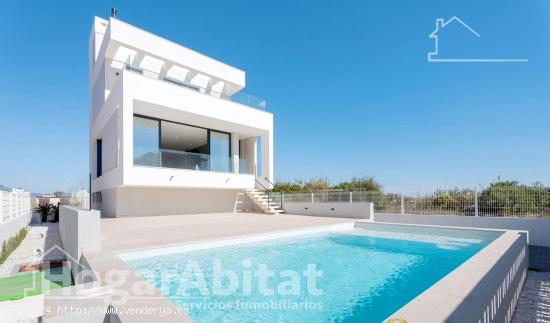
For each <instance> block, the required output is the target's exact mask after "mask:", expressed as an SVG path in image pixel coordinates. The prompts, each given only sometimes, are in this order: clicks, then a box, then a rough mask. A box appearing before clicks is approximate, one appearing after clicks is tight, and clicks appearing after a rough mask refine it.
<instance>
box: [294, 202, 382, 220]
mask: <svg viewBox="0 0 550 323" xmlns="http://www.w3.org/2000/svg"><path fill="white" fill-rule="evenodd" d="M284 210H285V212H286V213H289V214H296V215H314V216H333V217H340V218H354V219H372V216H373V214H374V204H373V203H349V202H316V203H310V202H286V201H285V202H284Z"/></svg>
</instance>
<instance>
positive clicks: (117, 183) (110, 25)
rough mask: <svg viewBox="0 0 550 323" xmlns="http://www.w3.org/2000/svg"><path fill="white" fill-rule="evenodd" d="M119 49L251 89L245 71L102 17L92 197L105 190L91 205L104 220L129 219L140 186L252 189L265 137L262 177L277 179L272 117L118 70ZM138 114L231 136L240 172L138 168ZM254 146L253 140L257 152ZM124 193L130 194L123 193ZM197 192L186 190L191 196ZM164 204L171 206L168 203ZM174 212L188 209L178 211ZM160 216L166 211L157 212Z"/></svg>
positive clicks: (94, 38) (93, 62) (93, 44)
mask: <svg viewBox="0 0 550 323" xmlns="http://www.w3.org/2000/svg"><path fill="white" fill-rule="evenodd" d="M120 46H124V47H125V48H129V49H131V50H134V51H137V52H138V55H141V56H142V57H143V56H144V55H147V56H150V57H154V58H157V59H160V60H163V61H164V62H165V63H166V64H178V65H180V66H184V67H186V68H189V69H192V70H193V71H194V73H200V74H203V75H206V76H208V77H210V78H211V79H212V80H216V81H218V80H221V81H223V82H225V85H226V89H228V90H227V91H229V92H230V93H234V92H236V91H238V90H240V89H241V88H243V87H244V86H245V73H244V72H243V71H241V70H239V69H236V68H234V67H231V66H229V65H226V64H224V63H221V62H219V61H216V60H214V59H211V58H209V57H206V56H204V55H202V54H199V53H196V52H194V51H192V50H189V49H187V48H185V47H183V46H180V45H177V44H174V43H172V42H170V41H167V40H165V39H163V38H160V37H158V36H155V35H153V34H150V33H148V32H145V31H143V30H141V29H139V28H136V27H133V26H131V25H128V24H126V23H124V22H121V21H119V20H116V19H110V20H109V21H107V20H103V19H100V18H97V17H96V20H95V22H94V29H93V30H92V34H91V35H90V89H89V91H90V96H91V99H90V173H91V175H92V183H91V186H92V194H93V193H94V192H102V195H104V196H103V197H102V199H101V200H102V201H101V203H99V200H97V201H96V199H97V196H92V207H96V208H101V209H102V210H103V213H104V214H105V215H117V214H127V213H129V212H126V211H125V208H124V205H123V204H124V203H133V202H132V201H133V200H131V199H129V198H128V197H129V196H136V194H137V193H136V194H134V193H135V192H134V189H139V188H148V189H153V188H159V189H161V188H179V189H220V190H227V191H228V192H225V193H220V194H222V195H223V194H226V195H231V196H233V195H234V193H235V192H236V191H235V190H243V189H246V188H253V187H254V186H255V177H254V175H252V173H253V172H254V170H255V169H256V168H257V167H258V166H257V165H256V160H257V158H256V142H255V138H256V137H260V138H261V145H262V156H261V163H262V165H261V169H262V174H259V175H258V176H261V177H268V178H269V179H270V180H273V115H272V114H271V113H269V112H266V111H262V110H258V109H254V108H251V107H248V106H245V105H242V104H239V103H235V102H232V101H229V100H227V99H223V98H217V97H214V96H211V95H207V94H204V93H200V92H199V91H195V90H192V89H188V88H185V87H181V86H177V85H174V84H171V83H168V82H165V81H162V80H158V79H154V78H149V77H146V76H144V75H140V74H137V73H135V72H131V71H127V70H124V69H123V70H118V71H115V70H113V69H112V68H111V64H110V63H109V61H108V59H112V58H113V57H114V56H115V54H116V52H117V49H118V48H119V47H120ZM170 66H171V65H170ZM115 72H117V74H116V76H115ZM209 86H210V85H209ZM134 114H140V115H145V116H148V117H152V118H157V119H162V120H167V121H173V122H179V123H184V124H187V125H191V126H198V127H203V128H208V129H212V130H217V131H223V132H228V133H231V154H232V156H231V159H232V162H233V172H231V173H224V172H213V171H195V170H185V169H171V168H158V167H143V166H134V165H133V117H134ZM97 139H101V140H102V175H101V176H100V177H99V178H96V173H97V167H96V159H97V156H96V140H97ZM239 139H243V140H244V141H243V142H246V143H247V144H246V146H247V147H246V148H245V149H244V151H246V152H247V154H246V155H244V156H239V149H238V148H239ZM250 142H254V144H253V146H251V145H250ZM239 158H246V159H247V160H248V169H247V170H246V173H247V174H241V173H239ZM243 171H245V170H243ZM123 188H124V189H128V190H120V189H123ZM191 191H193V190H190V191H186V192H187V193H189V194H191V193H190V192H191ZM195 191H196V190H195ZM120 192H123V193H120ZM129 192H134V193H133V194H129ZM127 193H128V194H127ZM149 193H150V192H149ZM138 195H139V194H138ZM155 196H156V197H158V200H157V203H156V205H157V206H158V205H159V204H160V202H159V201H160V200H162V197H161V196H160V195H158V194H148V197H149V198H152V197H155ZM153 202H154V201H153ZM211 202H212V201H211V200H210V201H209V202H208V203H211ZM233 202H234V201H233ZM165 203H167V204H168V205H170V203H169V202H168V201H165ZM208 203H205V205H204V207H205V208H207V207H208V205H207V204H208ZM222 204H224V205H225V202H224V203H222ZM157 209H159V208H158V207H157ZM214 209H216V210H218V209H224V210H225V209H226V208H225V207H224V208H217V207H215V208H214ZM170 210H172V211H177V213H180V212H184V211H185V210H182V209H181V208H178V207H176V206H175V205H174V206H173V207H172V209H170ZM170 210H168V209H167V210H164V212H169V211H170ZM189 210H192V211H193V212H195V213H200V212H196V211H200V210H199V209H197V208H195V207H191V206H190V207H189ZM160 212H161V211H160V209H159V211H157V213H160ZM133 213H136V212H133ZM138 213H139V212H138ZM145 213H147V212H145ZM184 213H189V212H184ZM164 214H166V213H164ZM169 214H174V212H169Z"/></svg>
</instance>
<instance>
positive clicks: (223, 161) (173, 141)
mask: <svg viewBox="0 0 550 323" xmlns="http://www.w3.org/2000/svg"><path fill="white" fill-rule="evenodd" d="M230 154H231V136H230V135H229V134H228V133H224V132H220V131H215V130H209V129H205V128H199V127H194V126H189V125H185V124H181V123H176V122H170V121H166V120H157V119H152V118H146V117H141V116H134V165H139V166H153V167H168V168H181V169H193V170H210V171H217V172H230V171H231V170H232V167H231V158H230Z"/></svg>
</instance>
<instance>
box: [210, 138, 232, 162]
mask: <svg viewBox="0 0 550 323" xmlns="http://www.w3.org/2000/svg"><path fill="white" fill-rule="evenodd" d="M229 141H230V136H229V134H227V133H222V132H216V131H210V170H213V171H217V172H230V171H231V159H230V156H229V154H230V144H231V143H230V142H229Z"/></svg>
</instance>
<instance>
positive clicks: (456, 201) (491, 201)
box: [270, 186, 550, 218]
mask: <svg viewBox="0 0 550 323" xmlns="http://www.w3.org/2000/svg"><path fill="white" fill-rule="evenodd" d="M270 199H271V200H273V201H274V202H275V203H277V204H279V205H281V206H282V208H283V209H284V204H285V203H292V202H302V203H303V202H308V203H324V202H342V203H361V202H372V203H374V208H375V212H378V213H401V214H430V215H466V216H514V217H524V218H550V189H549V188H544V187H533V186H520V187H502V188H501V187H488V188H485V189H479V190H476V189H474V190H469V189H466V190H451V191H439V192H435V193H431V194H406V193H402V194H394V193H383V192H368V191H364V192H361V191H357V192H338V191H326V192H307V193H306V192H271V193H270Z"/></svg>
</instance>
